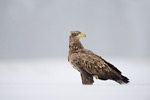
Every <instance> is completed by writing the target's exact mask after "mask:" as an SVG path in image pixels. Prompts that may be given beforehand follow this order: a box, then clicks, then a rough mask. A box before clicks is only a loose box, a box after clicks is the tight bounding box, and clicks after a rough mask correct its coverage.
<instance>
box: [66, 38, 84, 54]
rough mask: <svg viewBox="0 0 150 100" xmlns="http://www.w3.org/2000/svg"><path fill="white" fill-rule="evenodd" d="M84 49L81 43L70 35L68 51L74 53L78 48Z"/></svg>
mask: <svg viewBox="0 0 150 100" xmlns="http://www.w3.org/2000/svg"><path fill="white" fill-rule="evenodd" d="M80 49H84V47H83V45H82V44H81V42H80V41H79V39H74V38H72V37H70V39H69V52H70V53H76V52H78V50H80Z"/></svg>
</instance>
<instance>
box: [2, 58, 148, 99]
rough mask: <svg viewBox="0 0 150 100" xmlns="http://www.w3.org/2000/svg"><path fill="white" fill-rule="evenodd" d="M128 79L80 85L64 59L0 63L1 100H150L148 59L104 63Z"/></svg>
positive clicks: (78, 77) (77, 77)
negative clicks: (110, 64)
mask: <svg viewBox="0 0 150 100" xmlns="http://www.w3.org/2000/svg"><path fill="white" fill-rule="evenodd" d="M107 60H108V61H110V62H111V63H113V64H114V65H116V66H117V68H118V69H120V70H121V71H122V72H123V75H125V76H127V77H128V78H129V79H130V81H131V82H130V83H129V84H127V85H119V84H117V83H116V82H114V81H99V80H96V79H95V83H94V84H93V85H88V86H87V85H82V84H81V78H80V74H79V73H78V72H77V71H76V70H75V69H73V68H72V66H71V65H70V64H69V63H68V62H67V60H66V59H41V60H14V61H0V100H150V78H149V77H150V59H107Z"/></svg>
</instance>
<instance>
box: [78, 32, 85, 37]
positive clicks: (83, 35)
mask: <svg viewBox="0 0 150 100" xmlns="http://www.w3.org/2000/svg"><path fill="white" fill-rule="evenodd" d="M78 36H79V37H86V35H85V34H84V33H80V34H79V35H78Z"/></svg>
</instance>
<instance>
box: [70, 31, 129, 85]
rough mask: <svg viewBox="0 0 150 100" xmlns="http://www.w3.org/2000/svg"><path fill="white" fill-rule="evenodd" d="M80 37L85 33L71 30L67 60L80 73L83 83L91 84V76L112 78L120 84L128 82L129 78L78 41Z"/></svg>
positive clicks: (102, 78)
mask: <svg viewBox="0 0 150 100" xmlns="http://www.w3.org/2000/svg"><path fill="white" fill-rule="evenodd" d="M80 37H85V34H84V33H81V32H80V31H71V35H70V37H69V56H68V61H69V62H70V63H71V64H72V65H73V67H74V68H75V69H77V70H78V71H79V72H80V73H81V79H82V83H83V84H93V83H94V80H93V77H96V78H97V79H101V80H108V79H109V80H114V81H116V82H118V83H120V84H122V83H128V82H129V79H128V78H127V77H125V76H123V75H122V74H121V72H120V71H119V70H118V69H117V68H116V67H115V66H114V65H112V64H111V63H109V62H107V61H106V60H104V59H103V58H101V57H100V56H98V55H96V54H94V53H93V52H91V51H90V50H87V49H85V48H84V47H83V45H82V44H81V42H80V41H79V39H80Z"/></svg>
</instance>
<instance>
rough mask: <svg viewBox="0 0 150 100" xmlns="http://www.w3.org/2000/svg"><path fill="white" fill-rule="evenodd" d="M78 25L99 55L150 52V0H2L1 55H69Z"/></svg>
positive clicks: (0, 20) (138, 54)
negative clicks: (72, 33) (71, 38)
mask: <svg viewBox="0 0 150 100" xmlns="http://www.w3.org/2000/svg"><path fill="white" fill-rule="evenodd" d="M73 30H79V31H81V32H83V33H85V34H86V35H87V37H86V38H83V39H81V41H82V43H83V45H84V46H85V48H87V49H90V50H91V51H93V52H95V53H97V54H98V55H101V56H108V57H149V56H150V1H149V0H38V1H37V0H1V1H0V59H20V58H41V57H42V58H43V57H67V56H68V45H69V40H68V39H69V35H70V31H73Z"/></svg>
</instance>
